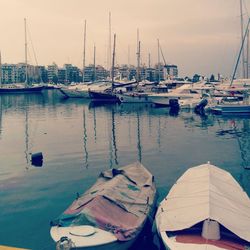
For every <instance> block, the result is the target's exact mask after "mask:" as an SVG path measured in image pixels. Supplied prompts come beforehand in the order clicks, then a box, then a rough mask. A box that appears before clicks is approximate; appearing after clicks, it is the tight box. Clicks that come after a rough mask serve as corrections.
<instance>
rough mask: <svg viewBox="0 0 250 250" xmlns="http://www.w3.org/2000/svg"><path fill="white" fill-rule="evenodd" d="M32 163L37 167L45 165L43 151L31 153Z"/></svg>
mask: <svg viewBox="0 0 250 250" xmlns="http://www.w3.org/2000/svg"><path fill="white" fill-rule="evenodd" d="M31 164H32V165H34V166H37V167H41V166H42V165H43V153H42V152H38V153H34V154H31Z"/></svg>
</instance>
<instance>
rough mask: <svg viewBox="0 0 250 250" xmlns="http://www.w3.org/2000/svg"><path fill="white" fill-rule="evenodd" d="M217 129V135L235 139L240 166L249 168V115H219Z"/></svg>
mask: <svg viewBox="0 0 250 250" xmlns="http://www.w3.org/2000/svg"><path fill="white" fill-rule="evenodd" d="M217 122H218V125H219V130H218V131H217V132H216V135H217V136H220V137H223V138H225V139H230V138H233V139H235V140H236V141H237V144H238V147H239V152H240V156H241V159H242V161H241V166H242V167H243V168H245V169H250V140H249V138H250V117H248V118H246V117H244V118H242V117H237V118H233V117H223V118H222V117H220V118H217Z"/></svg>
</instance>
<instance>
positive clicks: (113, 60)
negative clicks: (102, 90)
mask: <svg viewBox="0 0 250 250" xmlns="http://www.w3.org/2000/svg"><path fill="white" fill-rule="evenodd" d="M115 41H116V34H114V46H113V58H112V71H111V77H112V78H111V79H112V91H113V90H114V73H115V72H114V70H115Z"/></svg>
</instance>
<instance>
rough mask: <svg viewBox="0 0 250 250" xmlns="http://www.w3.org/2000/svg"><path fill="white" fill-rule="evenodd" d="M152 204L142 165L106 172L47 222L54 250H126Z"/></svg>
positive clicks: (152, 186) (149, 181)
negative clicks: (61, 212) (60, 212)
mask: <svg viewBox="0 0 250 250" xmlns="http://www.w3.org/2000/svg"><path fill="white" fill-rule="evenodd" d="M155 201H156V188H155V183H154V178H153V176H152V175H151V173H150V172H149V171H148V170H147V169H146V168H145V167H144V166H143V165H142V164H140V163H133V164H130V165H128V166H125V167H122V168H119V169H111V170H107V171H104V172H102V173H101V174H100V176H99V178H98V179H97V182H96V183H95V184H94V185H93V186H92V187H91V188H90V189H89V190H88V191H86V192H85V193H84V194H83V195H82V196H80V197H78V198H77V199H76V200H75V201H74V202H73V203H72V205H71V206H70V207H69V208H68V209H67V210H66V211H64V212H63V214H62V215H61V216H59V218H58V219H56V220H54V221H53V222H52V223H51V225H52V227H51V231H50V234H51V237H52V238H53V240H54V241H55V242H57V247H58V249H61V248H60V247H62V246H67V247H68V248H67V249H128V248H129V247H130V246H131V245H132V244H133V243H134V242H135V240H136V239H137V238H138V236H139V234H140V233H141V231H142V230H143V227H144V226H145V223H146V221H147V219H148V218H149V217H150V216H152V213H153V212H154V205H155ZM62 249H64V248H62Z"/></svg>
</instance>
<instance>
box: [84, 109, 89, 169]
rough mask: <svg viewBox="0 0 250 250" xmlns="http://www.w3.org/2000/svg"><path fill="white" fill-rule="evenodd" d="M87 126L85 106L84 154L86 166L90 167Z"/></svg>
mask: <svg viewBox="0 0 250 250" xmlns="http://www.w3.org/2000/svg"><path fill="white" fill-rule="evenodd" d="M87 138H88V136H87V128H86V114H85V108H83V149H84V155H85V161H84V167H85V168H88V166H89V164H88V158H89V154H88V150H87Z"/></svg>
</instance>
